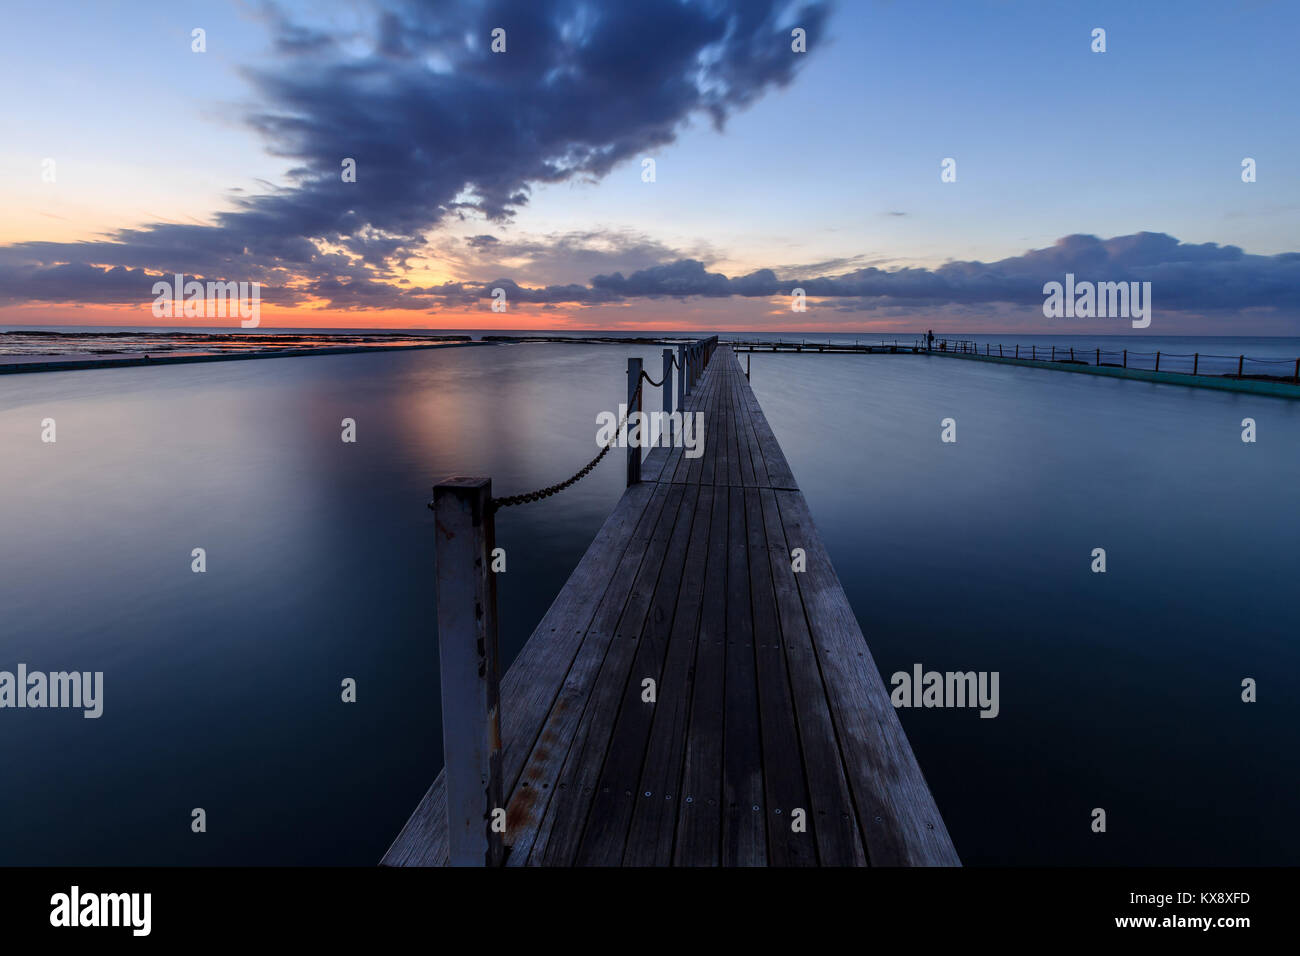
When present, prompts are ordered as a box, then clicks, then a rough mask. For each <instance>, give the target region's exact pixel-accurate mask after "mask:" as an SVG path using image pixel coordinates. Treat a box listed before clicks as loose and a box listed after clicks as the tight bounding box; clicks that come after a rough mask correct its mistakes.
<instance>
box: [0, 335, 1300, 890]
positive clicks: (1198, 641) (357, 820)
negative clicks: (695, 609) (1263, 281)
mask: <svg viewBox="0 0 1300 956" xmlns="http://www.w3.org/2000/svg"><path fill="white" fill-rule="evenodd" d="M656 353H657V350H656V349H650V348H647V349H644V350H640V351H638V349H636V348H635V347H630V346H627V345H615V346H565V345H525V346H505V347H494V348H473V349H449V350H445V351H421V352H413V353H406V354H403V353H383V354H376V355H345V356H327V357H314V358H296V359H284V360H276V361H271V362H252V363H246V364H245V363H229V364H217V365H198V366H174V367H160V368H152V369H120V370H109V371H96V372H72V373H53V374H42V375H35V376H13V377H9V378H0V448H2V449H3V452H4V453H3V456H2V457H0V488H3V491H4V493H3V496H0V534H2V535H3V539H2V541H3V543H2V545H0V669H12V668H13V666H14V665H15V664H17V663H18V662H20V661H21V662H24V663H26V664H28V665H29V667H30V668H32V669H40V670H45V671H53V670H64V669H76V670H102V671H104V672H105V678H104V679H105V701H104V716H103V717H102V718H100V719H99V720H85V719H83V718H82V717H81V716H80V713H79V712H76V711H57V710H43V711H42V710H3V711H0V768H2V770H0V773H3V782H4V785H3V787H0V863H172V862H178V863H222V864H225V863H355V864H362V865H368V864H373V863H374V862H376V861H377V860H378V858H379V856H380V855H381V854H382V853H383V851H384V849H386V847H387V845H388V843H389V842H390V841H391V839H392V838H393V836H394V835H395V834H396V832H397V830H398V828H399V827H400V826H401V824H402V823H403V822H404V821H405V819H406V817H407V815H408V814H409V813H410V811H411V809H412V808H413V807H414V805H415V804H416V802H417V801H418V800H419V798H420V796H421V795H422V794H423V792H424V790H425V789H426V788H427V786H428V784H429V782H430V781H431V780H432V778H433V776H434V775H435V773H436V772H437V769H438V767H439V764H440V749H441V747H440V740H441V737H440V734H441V731H440V727H439V718H438V694H437V657H436V635H435V634H434V631H433V626H432V620H433V613H434V611H433V606H432V586H431V576H432V529H431V524H432V521H431V515H430V513H429V512H428V511H427V510H426V508H425V502H426V501H427V500H428V497H429V486H430V484H431V483H432V481H433V480H434V479H436V478H437V477H439V476H441V475H444V474H450V473H454V472H460V473H487V474H491V475H492V476H493V478H494V488H495V490H496V491H497V493H498V494H501V493H511V492H515V491H521V490H526V489H530V488H532V487H534V486H537V485H540V484H547V483H550V482H553V481H556V480H559V479H561V478H565V477H568V474H569V473H570V472H571V471H572V470H573V469H575V468H576V467H577V466H578V465H579V464H581V463H582V462H584V461H586V460H587V458H589V457H590V455H591V454H592V452H593V451H594V438H595V415H596V413H597V412H599V411H602V410H605V409H612V408H613V407H614V405H615V404H616V403H617V401H618V397H619V395H620V394H621V393H622V389H623V384H622V383H623V369H624V367H625V362H626V357H627V356H628V355H629V354H642V355H643V356H644V357H645V358H646V360H647V367H648V368H649V369H650V370H651V371H652V372H654V373H655V374H657V370H658V367H659V362H658V358H657V354H656ZM753 384H754V387H755V390H756V392H757V393H758V396H759V398H760V400H761V401H762V403H763V407H764V409H765V411H766V412H767V414H768V417H769V419H770V420H771V422H772V426H773V428H774V430H775V431H776V434H777V437H778V438H779V439H780V440H781V442H782V444H783V446H784V448H785V450H786V452H787V454H788V456H789V458H790V460H791V464H792V466H793V468H794V471H795V474H796V476H797V477H798V478H799V481H800V483H801V485H802V487H803V488H804V490H805V492H806V493H807V496H808V498H809V501H810V503H811V506H812V509H813V512H814V515H815V517H816V519H817V521H818V524H819V526H820V528H821V530H822V533H823V536H824V537H825V538H826V541H827V545H828V547H829V549H830V551H831V555H832V557H833V558H834V560H835V563H836V567H837V569H838V570H839V573H840V576H841V578H842V579H843V582H844V585H845V588H846V590H847V591H848V593H849V596H850V599H851V600H852V602H853V604H854V607H855V610H856V611H857V613H858V617H859V619H860V620H861V621H862V623H863V629H864V631H865V633H866V634H867V637H868V640H869V641H870V643H871V647H872V650H873V652H874V654H875V658H876V662H877V664H878V665H879V667H880V669H881V670H882V672H884V674H885V675H886V676H888V675H889V674H890V673H892V672H893V671H895V670H899V669H909V668H910V667H911V665H912V664H913V663H916V662H920V663H922V664H924V665H925V666H926V667H927V669H928V668H935V669H939V670H957V669H961V670H967V669H974V670H998V671H1000V673H1001V715H1000V716H999V717H998V718H997V719H995V720H981V719H979V718H978V717H977V716H976V714H975V712H973V711H939V710H935V711H901V712H900V714H901V716H902V719H903V722H904V726H905V727H906V729H907V732H908V735H909V737H910V739H911V740H912V743H913V746H914V747H915V749H916V752H917V755H918V758H919V760H920V762H921V765H922V768H923V769H924V771H925V773H926V776H927V778H928V779H929V781H930V783H931V786H932V788H933V789H934V792H935V796H936V799H937V800H938V803H939V806H940V808H941V809H942V811H943V812H944V814H945V817H946V819H947V822H948V825H949V828H950V830H951V831H952V834H953V838H954V841H955V843H956V845H957V848H958V851H959V852H960V853H961V854H962V857H963V859H964V860H965V861H967V862H968V863H1021V862H1035V863H1037V862H1047V863H1051V862H1060V863H1073V862H1087V863H1091V862H1105V863H1110V862H1114V863H1263V862H1271V863H1293V864H1294V863H1296V862H1300V824H1297V823H1296V821H1295V819H1294V794H1295V793H1296V792H1297V785H1298V784H1300V757H1298V756H1297V753H1298V751H1300V748H1297V739H1296V737H1297V728H1298V727H1300V694H1298V693H1297V691H1300V687H1298V686H1297V685H1298V684H1300V652H1298V651H1297V648H1296V643H1295V635H1296V625H1295V621H1296V616H1295V607H1294V598H1293V588H1294V581H1295V580H1296V576H1297V571H1300V558H1297V555H1296V543H1297V532H1298V531H1300V517H1297V516H1298V515H1300V507H1298V506H1300V491H1298V490H1297V488H1298V485H1297V481H1296V478H1297V476H1298V475H1300V403H1289V402H1286V401H1283V400H1279V399H1269V398H1263V397H1255V396H1246V395H1233V394H1220V393H1216V392H1210V391H1202V390H1194V389H1183V388H1178V387H1175V386H1156V385H1150V384H1146V383H1139V382H1129V381H1118V380H1109V379H1101V378H1093V377H1091V376H1083V375H1068V374H1062V373H1053V372H1044V371H1036V370H1028V369H1016V368H1005V367H1001V366H987V365H983V364H977V363H966V362H955V361H951V360H946V359H938V358H936V359H927V358H924V357H914V356H907V357H888V356H873V357H861V356H815V355H780V356H763V355H756V356H754V358H753ZM648 402H649V403H650V405H651V407H654V406H655V405H656V404H657V396H656V395H655V394H654V393H651V394H650V395H649V397H648ZM949 416H951V417H954V418H956V419H957V422H958V442H957V444H955V445H945V444H941V443H940V441H939V420H940V419H941V418H944V417H949ZM1246 416H1250V417H1253V418H1255V419H1256V420H1257V422H1258V423H1259V441H1258V442H1257V443H1256V444H1253V445H1244V444H1243V443H1242V442H1241V441H1240V437H1239V435H1240V424H1239V423H1240V421H1241V419H1242V418H1243V417H1246ZM46 417H52V418H55V419H56V421H57V427H58V441H57V443H56V444H53V445H49V444H43V443H42V442H41V441H40V428H41V425H40V422H41V420H42V419H43V418H46ZM344 417H352V418H355V419H356V421H357V425H358V442H357V444H355V445H350V444H344V443H342V442H341V441H340V440H339V432H340V429H339V421H340V419H342V418H344ZM621 486H622V474H621V469H620V468H619V467H618V465H617V464H616V463H610V462H606V463H604V464H603V465H602V466H601V467H600V468H599V469H597V471H596V472H595V473H593V474H592V475H591V476H590V477H588V478H587V479H585V480H584V481H583V482H581V483H579V484H578V485H577V486H575V487H574V488H572V489H570V490H569V491H567V492H565V493H564V494H563V495H560V496H557V497H555V498H551V499H548V500H547V501H545V502H543V503H540V504H537V505H533V506H529V507H524V508H516V509H510V510H509V511H507V512H503V514H502V515H501V517H500V518H499V520H498V538H499V543H500V544H501V545H502V546H503V547H505V548H506V549H507V553H508V556H509V558H508V560H509V566H508V571H507V573H506V575H505V576H504V577H502V578H501V579H500V582H499V584H500V607H501V615H502V641H503V651H504V652H505V653H506V654H507V655H508V656H513V654H514V653H515V652H516V651H517V650H518V648H519V647H520V646H521V645H522V643H523V641H524V639H526V637H527V635H528V633H529V632H530V631H531V629H532V627H533V625H534V624H535V623H536V622H537V620H538V619H539V618H540V617H541V615H542V614H543V613H544V611H545V609H546V607H547V606H548V605H549V603H550V600H551V598H552V597H553V596H554V594H555V592H556V591H557V590H558V589H559V587H560V586H561V585H562V584H563V582H564V580H565V578H566V577H567V576H568V574H569V572H570V570H571V569H572V567H573V566H574V565H575V564H576V563H577V560H578V558H579V557H580V556H581V554H582V552H583V550H584V549H585V548H586V546H587V544H588V543H589V541H590V539H591V537H592V535H593V534H594V533H595V531H596V529H597V528H598V527H599V525H600V522H601V521H602V520H603V519H604V517H605V516H606V515H607V514H608V513H609V511H610V510H611V508H612V507H613V505H614V503H615V502H616V501H617V499H618V496H619V494H620V493H621V491H622V487H621ZM195 547H204V548H206V549H207V561H208V570H207V573H206V574H193V573H192V572H191V571H190V561H191V558H190V551H191V549H192V548H195ZM1094 547H1105V548H1106V549H1107V553H1108V566H1109V570H1108V573H1107V574H1105V575H1093V574H1091V573H1090V572H1089V571H1088V565H1089V561H1090V558H1089V553H1090V551H1091V549H1092V548H1094ZM1245 676H1251V677H1255V678H1257V679H1258V680H1259V682H1260V702H1259V703H1257V704H1253V705H1246V704H1243V703H1241V702H1240V698H1239V693H1240V689H1239V685H1240V681H1241V678H1242V677H1245ZM345 677H352V678H355V679H356V681H357V684H358V696H359V700H358V702H357V703H356V704H344V703H342V702H341V701H340V696H339V695H340V686H339V685H340V682H341V681H342V680H343V679H344V678H345ZM1097 806H1101V807H1105V808H1106V809H1107V811H1108V814H1109V832H1108V833H1106V834H1105V835H1094V834H1092V833H1090V832H1089V830H1088V821H1089V813H1090V811H1091V809H1092V808H1093V807H1097ZM194 807H203V808H204V809H205V810H206V811H207V815H208V832H207V833H206V834H203V835H194V834H192V833H191V832H190V811H191V809H192V808H194Z"/></svg>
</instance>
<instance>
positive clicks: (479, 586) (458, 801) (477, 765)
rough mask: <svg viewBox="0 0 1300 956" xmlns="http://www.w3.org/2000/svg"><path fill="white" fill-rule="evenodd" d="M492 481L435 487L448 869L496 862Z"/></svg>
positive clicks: (500, 840) (499, 845) (500, 805)
mask: <svg viewBox="0 0 1300 956" xmlns="http://www.w3.org/2000/svg"><path fill="white" fill-rule="evenodd" d="M491 504H492V479H491V478H480V477H471V478H459V477H457V478H447V479H446V480H444V481H441V482H439V483H438V484H437V485H435V486H434V488H433V511H434V518H435V531H434V537H435V540H436V545H435V548H434V551H435V565H436V570H435V575H436V590H435V599H436V601H437V605H438V657H439V660H440V662H441V666H440V669H441V671H442V751H443V757H444V759H445V760H446V764H447V769H446V773H447V844H448V847H449V849H450V855H449V862H450V863H451V865H452V866H500V865H501V863H502V860H503V859H504V857H505V842H504V840H505V835H504V833H503V832H501V831H500V830H499V829H494V827H493V823H494V820H493V816H494V815H497V816H499V814H496V811H498V810H502V811H503V810H504V801H503V799H502V782H501V722H500V714H499V707H500V699H501V691H500V683H499V675H498V669H497V668H498V656H497V587H496V576H495V575H494V574H493V572H492V570H491V561H492V550H493V548H495V547H496V544H495V538H496V536H495V532H494V521H493V517H492V507H491Z"/></svg>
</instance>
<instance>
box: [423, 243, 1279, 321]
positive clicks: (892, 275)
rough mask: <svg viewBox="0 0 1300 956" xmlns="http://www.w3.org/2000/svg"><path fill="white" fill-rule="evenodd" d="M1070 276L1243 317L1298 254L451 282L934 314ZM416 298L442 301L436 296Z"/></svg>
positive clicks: (1165, 254) (1092, 257)
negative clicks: (783, 274) (824, 303)
mask: <svg viewBox="0 0 1300 956" xmlns="http://www.w3.org/2000/svg"><path fill="white" fill-rule="evenodd" d="M1067 272H1072V273H1074V274H1075V276H1076V278H1077V279H1079V280H1085V279H1086V280H1091V281H1094V282H1132V281H1137V282H1143V281H1149V282H1151V283H1152V290H1153V295H1154V297H1155V302H1156V304H1157V306H1158V307H1159V308H1162V309H1168V310H1173V311H1179V310H1185V311H1196V312H1205V311H1217V310H1236V309H1245V308H1270V307H1271V308H1279V309H1285V310H1290V311H1295V310H1298V309H1300V253H1294V252H1288V253H1282V254H1280V255H1274V256H1258V255H1247V254H1246V253H1244V252H1243V251H1242V250H1241V249H1240V248H1238V247H1236V246H1220V245H1218V244H1216V243H1212V242H1208V243H1201V244H1191V243H1183V242H1179V241H1178V240H1177V239H1175V238H1174V237H1173V236H1168V235H1165V234H1163V233H1153V232H1140V233H1137V234H1135V235H1131V236H1115V237H1113V238H1110V239H1099V238H1098V237H1096V236H1086V235H1073V236H1065V237H1064V238H1061V239H1058V240H1057V241H1056V242H1055V243H1054V244H1053V245H1052V246H1050V247H1048V248H1046V249H1033V250H1030V251H1029V252H1026V253H1025V254H1024V255H1020V256H1014V257H1011V258H1007V259H1001V260H998V261H996V262H988V263H986V262H978V261H966V262H949V263H945V264H944V265H942V266H939V267H938V268H935V269H895V270H892V271H888V270H884V269H879V268H876V267H869V268H864V269H857V270H854V271H852V272H847V273H844V274H842V275H836V276H808V277H806V278H801V277H798V276H795V277H790V278H778V276H777V273H776V272H775V271H774V270H772V269H759V270H757V271H755V272H751V273H749V274H748V275H743V276H734V277H729V276H727V275H724V274H723V273H720V272H710V271H709V270H708V269H707V268H706V267H705V265H704V263H702V262H699V261H698V260H695V259H678V260H676V261H674V262H668V263H663V264H660V265H655V266H651V267H649V268H646V269H640V270H638V271H635V272H633V273H631V274H630V275H627V276H625V275H623V273H621V272H615V273H612V274H610V275H598V276H596V277H595V278H593V279H592V280H591V282H590V284H589V285H587V286H575V285H567V286H550V287H546V288H540V289H526V288H520V287H519V286H516V285H515V284H514V283H513V282H510V281H508V280H504V279H502V280H498V281H497V282H495V283H482V284H477V285H476V284H468V283H457V285H456V290H455V291H456V295H457V297H458V298H460V299H463V300H467V301H468V300H473V299H475V298H488V297H489V296H490V295H491V289H492V288H494V287H502V288H505V289H506V290H507V296H508V297H509V298H510V299H511V301H525V302H572V303H579V304H588V303H599V302H608V301H617V300H621V299H635V298H678V299H682V298H689V297H697V296H698V297H704V298H726V297H731V296H741V297H750V298H753V297H769V296H778V295H789V294H791V293H792V292H793V290H794V289H796V288H801V289H803V290H804V294H805V295H807V296H809V297H811V298H830V299H842V300H852V301H847V302H842V303H840V304H841V306H842V307H844V308H846V309H860V310H874V309H879V308H886V307H895V306H902V307H912V308H933V307H938V306H952V305H978V304H992V303H1010V304H1016V305H1035V306H1038V305H1041V304H1042V302H1043V284H1044V283H1045V282H1049V281H1058V282H1059V281H1061V280H1062V279H1063V278H1064V276H1065V274H1066V273H1067ZM421 294H423V295H431V296H439V295H441V293H440V292H439V291H438V290H435V289H426V290H421Z"/></svg>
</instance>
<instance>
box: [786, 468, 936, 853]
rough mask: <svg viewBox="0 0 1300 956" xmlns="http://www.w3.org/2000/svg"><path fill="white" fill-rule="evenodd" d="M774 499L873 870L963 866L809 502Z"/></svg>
mask: <svg viewBox="0 0 1300 956" xmlns="http://www.w3.org/2000/svg"><path fill="white" fill-rule="evenodd" d="M774 493H775V494H776V497H777V502H778V505H779V507H780V511H781V519H782V522H783V525H784V527H785V534H786V539H787V541H788V542H789V543H790V544H791V546H792V547H801V548H803V549H804V550H805V551H806V552H807V556H808V570H807V571H805V572H803V573H802V574H798V575H796V576H795V577H796V578H797V581H798V586H799V593H800V595H801V596H802V598H803V604H804V607H805V608H806V610H807V616H808V622H809V627H810V631H811V634H812V640H813V646H814V648H815V649H816V651H817V658H818V662H819V664H820V665H821V672H822V678H823V680H824V682H825V685H826V693H827V698H828V700H829V702H830V707H831V716H832V719H833V720H834V723H835V728H836V734H837V737H838V739H839V741H840V748H841V751H842V753H843V756H844V764H845V770H846V772H847V774H848V779H849V783H850V787H851V789H852V792H853V799H854V804H855V807H856V811H857V815H858V825H859V828H860V829H861V832H862V835H863V842H864V843H865V844H866V847H867V855H868V857H869V859H870V861H871V864H872V865H873V866H890V865H894V866H897V865H904V866H956V865H959V863H960V861H959V860H958V858H957V853H956V851H955V850H954V849H953V846H952V840H951V839H950V838H949V836H948V830H947V828H946V827H945V826H944V823H943V819H942V818H941V817H940V816H939V811H938V808H937V807H936V806H935V804H934V797H933V796H932V795H931V793H930V789H929V787H928V786H927V785H926V782H925V778H924V777H923V776H922V774H921V768H920V766H919V765H918V764H917V762H916V757H915V755H914V754H913V753H912V749H911V747H910V746H909V745H908V742H907V737H906V735H905V734H904V733H903V727H902V724H900V723H899V721H898V715H897V714H895V713H894V708H893V706H892V705H891V704H890V701H889V693H888V691H887V690H886V689H885V685H884V681H882V680H881V678H880V673H879V672H878V671H877V670H876V664H875V661H874V660H872V658H871V652H870V651H869V650H868V649H867V643H866V640H865V639H864V638H863V636H862V631H861V629H860V628H859V626H858V621H857V618H856V617H854V616H853V609H852V608H851V607H850V606H849V601H848V598H847V597H846V596H845V594H844V588H843V587H842V586H841V585H840V581H839V578H838V576H837V575H836V574H835V569H834V568H833V567H832V566H831V563H830V558H829V557H828V555H827V554H826V549H825V547H824V546H823V545H822V542H821V536H820V534H818V532H817V529H816V527H815V526H814V525H813V522H812V516H811V514H810V513H809V511H808V505H807V502H805V501H804V497H803V495H802V494H801V493H800V492H798V491H776V492H774Z"/></svg>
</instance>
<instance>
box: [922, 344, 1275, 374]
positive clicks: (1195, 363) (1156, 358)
mask: <svg viewBox="0 0 1300 956" xmlns="http://www.w3.org/2000/svg"><path fill="white" fill-rule="evenodd" d="M923 351H928V352H940V353H943V352H947V353H955V354H958V355H983V356H986V357H993V356H997V357H998V358H1015V359H1020V360H1022V361H1023V360H1024V359H1029V360H1030V361H1036V362H1059V363H1067V362H1068V363H1073V364H1075V365H1094V366H1097V367H1101V366H1106V365H1109V366H1113V367H1117V368H1134V369H1143V370H1146V371H1155V372H1170V373H1175V372H1177V373H1184V374H1188V375H1205V374H1218V375H1221V376H1225V377H1228V378H1245V377H1247V375H1248V374H1249V373H1250V372H1251V369H1250V366H1251V365H1263V366H1286V367H1287V368H1288V369H1290V370H1291V374H1290V375H1276V374H1266V373H1265V371H1264V370H1261V371H1260V372H1258V373H1256V374H1255V375H1253V376H1252V377H1256V378H1267V379H1280V380H1286V379H1290V380H1291V381H1292V382H1295V383H1297V384H1300V358H1295V359H1290V358H1262V357H1255V356H1250V355H1246V354H1244V353H1239V354H1237V355H1220V354H1218V353H1214V352H1168V351H1165V350H1164V349H1157V350H1156V351H1154V352H1147V351H1142V350H1139V349H1129V348H1124V349H1107V348H1099V347H1098V346H1095V345H1094V346H1091V347H1084V346H1072V345H1055V344H1051V345H1039V344H1038V343H1037V342H1031V343H1029V344H1028V345H1021V344H1019V343H1015V342H1013V343H1005V342H1000V343H999V342H976V341H974V340H971V339H942V338H941V337H940V336H935V344H934V346H933V347H930V348H926V349H923ZM1111 357H1113V358H1116V359H1118V361H1103V359H1107V358H1111ZM1131 359H1151V360H1152V361H1150V362H1147V363H1138V364H1130V360H1131ZM1170 359H1183V360H1187V359H1190V360H1191V361H1190V362H1188V361H1183V362H1181V363H1178V362H1175V363H1174V365H1181V366H1182V367H1171V364H1170V362H1169V360H1170ZM1206 359H1210V360H1221V361H1224V362H1227V363H1229V364H1228V365H1227V366H1222V365H1220V366H1219V368H1220V369H1221V371H1219V372H1217V373H1207V372H1206V371H1204V370H1203V369H1202V363H1203V362H1204V361H1205V360H1206ZM1090 360H1091V361H1090ZM1233 363H1235V365H1236V370H1235V371H1233V370H1232V364H1233ZM1162 365H1163V367H1162ZM1188 365H1190V366H1191V368H1190V369H1189V368H1187V366H1188ZM1224 368H1226V369H1227V371H1222V369H1224ZM1269 371H1272V370H1271V369H1270V370H1269Z"/></svg>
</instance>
